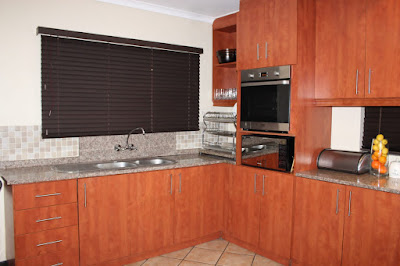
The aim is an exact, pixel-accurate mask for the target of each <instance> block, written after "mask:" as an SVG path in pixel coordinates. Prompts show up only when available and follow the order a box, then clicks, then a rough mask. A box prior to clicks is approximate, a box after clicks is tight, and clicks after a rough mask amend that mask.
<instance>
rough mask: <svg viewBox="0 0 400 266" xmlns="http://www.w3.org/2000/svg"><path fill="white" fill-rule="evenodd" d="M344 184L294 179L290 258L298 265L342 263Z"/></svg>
mask: <svg viewBox="0 0 400 266" xmlns="http://www.w3.org/2000/svg"><path fill="white" fill-rule="evenodd" d="M345 193H346V187H345V186H344V185H337V184H333V183H327V182H322V181H316V180H311V179H306V178H299V177H297V178H296V191H295V200H294V204H295V206H294V215H293V216H294V223H293V242H292V259H293V261H294V262H296V263H299V264H300V265H341V258H342V241H343V226H344V219H343V215H344V212H345V209H344V205H345Z"/></svg>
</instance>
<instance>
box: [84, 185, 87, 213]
mask: <svg viewBox="0 0 400 266" xmlns="http://www.w3.org/2000/svg"><path fill="white" fill-rule="evenodd" d="M83 190H84V192H85V194H84V200H85V202H84V205H85V208H86V206H87V197H86V183H85V184H83Z"/></svg>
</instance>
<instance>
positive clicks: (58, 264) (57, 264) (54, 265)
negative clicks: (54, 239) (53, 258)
mask: <svg viewBox="0 0 400 266" xmlns="http://www.w3.org/2000/svg"><path fill="white" fill-rule="evenodd" d="M63 264H64V263H62V262H60V263H56V264H53V265H50V266H60V265H63Z"/></svg>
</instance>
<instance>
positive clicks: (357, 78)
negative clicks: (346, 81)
mask: <svg viewBox="0 0 400 266" xmlns="http://www.w3.org/2000/svg"><path fill="white" fill-rule="evenodd" d="M356 95H358V69H357V74H356Z"/></svg>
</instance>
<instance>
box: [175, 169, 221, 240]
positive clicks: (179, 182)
mask: <svg viewBox="0 0 400 266" xmlns="http://www.w3.org/2000/svg"><path fill="white" fill-rule="evenodd" d="M174 176H175V180H176V182H175V237H174V241H175V243H182V242H185V241H189V240H193V239H197V238H200V237H202V236H206V235H209V234H212V233H215V232H218V231H222V225H223V224H222V223H223V212H222V208H223V205H222V204H223V176H224V173H223V171H222V168H221V166H201V167H193V168H183V169H180V170H177V171H174Z"/></svg>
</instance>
